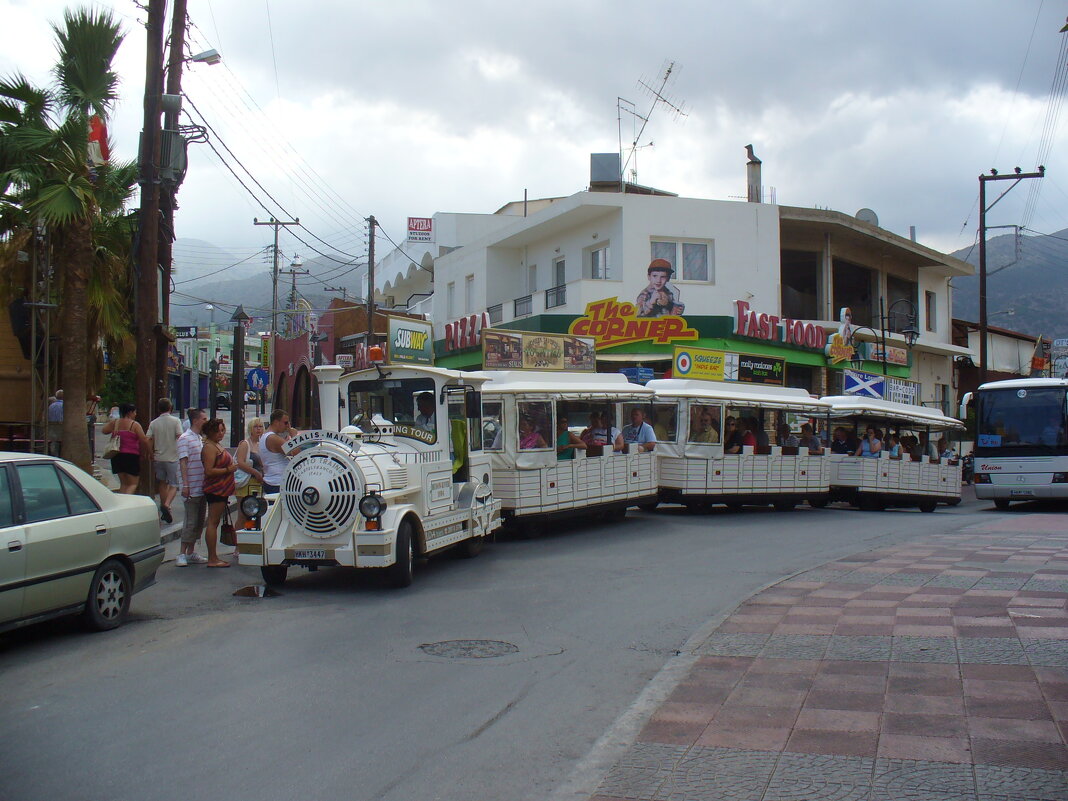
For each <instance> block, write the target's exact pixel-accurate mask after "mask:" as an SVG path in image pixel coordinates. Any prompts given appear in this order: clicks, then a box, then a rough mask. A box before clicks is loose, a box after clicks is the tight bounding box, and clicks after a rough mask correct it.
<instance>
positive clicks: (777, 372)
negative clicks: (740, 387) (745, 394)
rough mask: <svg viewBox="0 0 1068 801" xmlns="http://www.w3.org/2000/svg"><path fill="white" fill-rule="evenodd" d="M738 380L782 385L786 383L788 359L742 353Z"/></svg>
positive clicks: (746, 382)
mask: <svg viewBox="0 0 1068 801" xmlns="http://www.w3.org/2000/svg"><path fill="white" fill-rule="evenodd" d="M737 380H738V381H741V382H743V383H745V384H774V385H776V386H780V387H781V386H782V385H783V384H785V383H786V360H785V359H774V358H772V357H770V356H750V355H748V354H745V353H740V354H738V379H737Z"/></svg>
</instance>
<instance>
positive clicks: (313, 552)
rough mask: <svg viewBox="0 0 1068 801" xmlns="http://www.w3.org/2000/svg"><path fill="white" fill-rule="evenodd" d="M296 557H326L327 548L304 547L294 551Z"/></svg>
mask: <svg viewBox="0 0 1068 801" xmlns="http://www.w3.org/2000/svg"><path fill="white" fill-rule="evenodd" d="M293 558H294V559H326V550H325V549H323V548H303V549H301V550H299V551H293Z"/></svg>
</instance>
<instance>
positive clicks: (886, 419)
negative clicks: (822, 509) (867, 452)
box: [823, 395, 964, 512]
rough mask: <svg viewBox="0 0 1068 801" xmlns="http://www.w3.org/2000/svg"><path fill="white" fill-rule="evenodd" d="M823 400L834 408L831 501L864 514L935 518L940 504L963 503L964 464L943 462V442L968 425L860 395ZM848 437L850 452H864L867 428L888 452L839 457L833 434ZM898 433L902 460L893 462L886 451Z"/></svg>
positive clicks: (919, 408)
mask: <svg viewBox="0 0 1068 801" xmlns="http://www.w3.org/2000/svg"><path fill="white" fill-rule="evenodd" d="M823 400H825V401H827V402H828V403H829V404H830V405H831V413H830V418H829V420H828V429H829V431H830V432H831V437H832V447H831V449H830V450H831V451H832V452H831V453H830V454H829V461H830V467H831V479H830V482H831V499H832V500H835V501H847V502H849V503H851V504H853V505H854V506H858V507H859V508H861V509H865V510H882V509H885V508H886V507H888V506H917V507H919V509H920V511H923V512H933V511H934V510H935V508H936V507H937V506H938V504H939V503H946V504H950V505H956V504H958V503H960V479H961V476H960V462H959V460H958V459H956V458H953V459H950V458H940V456H939V453H938V451H937V448H936V443H937V442H938V441H939V438H940V437H941V436H943V435H944V434H946V433H948V432H950V431H959V430H962V429H963V428H964V426H963V424H962V423H961V422H960V421H959V420H956V419H954V418H952V417H946V416H945V415H944V414H942V413H941V412H940V411H938V410H937V409H932V408H930V407H927V406H914V405H912V404H907V403H895V402H893V401H887V400H881V399H879V398H867V397H863V396H860V395H835V396H830V397H825V398H823ZM839 428H842V429H844V430H845V431H846V432H847V433H848V434H849V440H848V441H849V443H850V444H851V447H850V449H849V450H851V451H852V450H854V449H855V448H860V447H861V444H860V443H861V440H862V439H863V437H864V434H865V432H866V430H867V429H868V428H873V429H876V430H877V431H878V432H880V433H882V442H883V445H884V447H883V450H882V451H881V452H880V453H879V454H878V456H877V457H876V458H870V457H867V456H863V455H861V456H856V455H855V451H854V453H849V454H842V453H835V452H834V450H835V448H834V442H833V440H834V432H835V431H836V430H837V429H839ZM891 433H893V434H895V435H896V436H898V437H899V438H900V439H901V440H902V446H901V455H900V456H897V457H893V456H891V455H890V450H889V448H888V447H886V443H887V438H888V437H889V435H890V434H891Z"/></svg>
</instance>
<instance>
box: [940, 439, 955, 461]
mask: <svg viewBox="0 0 1068 801" xmlns="http://www.w3.org/2000/svg"><path fill="white" fill-rule="evenodd" d="M938 458H939V459H945V460H946V461H949V460H950V459H956V458H957V454H955V453H954V452H953V449H952V448H951V447H949V440H947V439H946V438H945V437H939V439H938Z"/></svg>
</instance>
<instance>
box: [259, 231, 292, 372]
mask: <svg viewBox="0 0 1068 801" xmlns="http://www.w3.org/2000/svg"><path fill="white" fill-rule="evenodd" d="M252 224H253V225H269V226H271V227H272V228H274V269H273V270H272V272H271V337H272V343H273V337H274V335H275V334H276V333H277V332H278V229H279V228H284V227H286V226H287V225H300V217H297V219H295V220H292V221H288V222H287V221H285V220H276V219H275V218H274V217H271V218H270V219H269V220H264V221H262V222H261V221H260V220H259V219H257V218H255V217H253V218H252ZM272 363H273V362H272Z"/></svg>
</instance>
